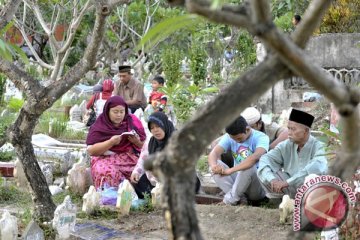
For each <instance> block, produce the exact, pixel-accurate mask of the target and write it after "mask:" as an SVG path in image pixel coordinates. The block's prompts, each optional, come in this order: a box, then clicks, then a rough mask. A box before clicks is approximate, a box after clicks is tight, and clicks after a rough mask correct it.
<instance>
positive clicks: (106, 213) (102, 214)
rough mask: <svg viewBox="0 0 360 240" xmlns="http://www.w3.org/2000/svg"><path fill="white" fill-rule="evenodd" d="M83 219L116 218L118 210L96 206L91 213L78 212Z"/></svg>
mask: <svg viewBox="0 0 360 240" xmlns="http://www.w3.org/2000/svg"><path fill="white" fill-rule="evenodd" d="M76 216H77V217H78V218H81V219H116V218H118V212H117V211H116V209H115V208H114V209H110V208H107V207H102V208H100V207H99V208H96V209H94V211H93V212H92V213H91V214H87V213H86V212H78V213H77V215H76Z"/></svg>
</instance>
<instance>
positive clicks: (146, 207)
mask: <svg viewBox="0 0 360 240" xmlns="http://www.w3.org/2000/svg"><path fill="white" fill-rule="evenodd" d="M154 209H155V208H154V206H153V205H152V202H151V195H150V194H148V193H144V203H143V204H140V205H139V206H138V207H136V208H131V211H134V212H145V213H149V212H152V211H154Z"/></svg>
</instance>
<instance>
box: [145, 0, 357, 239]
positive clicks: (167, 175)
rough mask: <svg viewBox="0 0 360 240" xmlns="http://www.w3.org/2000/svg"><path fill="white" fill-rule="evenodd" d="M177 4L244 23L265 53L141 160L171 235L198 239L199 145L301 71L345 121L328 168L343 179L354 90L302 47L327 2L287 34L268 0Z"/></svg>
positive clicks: (349, 161) (348, 166)
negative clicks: (157, 189) (337, 157)
mask: <svg viewBox="0 0 360 240" xmlns="http://www.w3.org/2000/svg"><path fill="white" fill-rule="evenodd" d="M169 2H170V1H169ZM181 4H184V6H185V7H186V8H187V9H188V10H189V12H192V13H197V14H200V15H203V16H204V17H207V18H209V19H210V20H211V21H214V22H219V23H225V24H230V25H234V26H237V27H244V28H246V29H247V30H248V31H249V32H250V33H252V34H254V35H257V36H258V37H260V38H261V39H262V40H263V42H264V43H265V45H266V46H267V47H268V48H269V49H270V53H269V54H268V56H267V58H266V59H265V61H264V62H262V63H260V64H259V65H257V66H256V67H255V68H254V69H252V70H249V71H248V72H246V73H245V74H243V75H242V76H241V77H239V78H238V79H237V80H235V81H234V82H233V83H231V84H230V85H229V86H228V87H227V88H226V89H225V90H224V91H223V92H221V93H220V94H219V95H217V96H216V98H215V99H213V100H211V101H209V102H208V103H207V104H206V106H204V107H203V108H202V109H200V110H199V111H198V113H197V114H196V116H195V117H193V118H192V119H191V120H190V121H189V122H188V123H187V124H186V125H184V127H183V128H182V129H180V130H179V131H178V132H176V133H174V134H173V136H172V137H171V139H170V140H169V143H168V145H167V147H166V148H165V150H164V151H162V152H161V153H157V154H156V155H153V156H150V160H151V161H148V162H146V165H145V167H146V168H147V169H150V170H152V171H153V172H154V173H155V175H156V176H157V177H158V178H159V179H160V181H161V182H162V183H163V191H164V193H166V194H164V195H166V196H164V199H163V200H164V202H163V207H164V209H165V219H166V221H167V222H168V226H169V228H170V232H171V233H172V238H173V239H202V236H201V233H200V230H199V228H198V226H197V219H196V215H195V214H194V212H195V209H194V193H193V189H194V185H193V184H194V181H193V179H194V169H195V165H196V161H197V159H198V158H199V157H200V155H201V154H202V153H203V151H204V149H205V147H206V146H207V145H208V144H209V143H210V141H211V140H213V139H214V138H215V136H216V135H217V134H218V133H219V132H220V131H221V130H222V129H223V128H224V127H225V126H227V125H228V124H229V123H231V122H232V121H233V120H234V119H235V118H236V117H237V116H239V114H240V113H241V111H242V110H243V109H245V108H246V107H247V106H249V105H250V103H251V102H253V101H254V100H256V99H257V98H258V97H259V96H260V95H261V94H263V93H264V92H265V91H266V90H267V89H269V88H270V87H271V86H272V85H273V84H275V83H276V82H277V81H279V80H281V79H285V78H287V77H290V76H302V77H303V78H304V79H305V80H307V81H308V82H309V83H311V84H312V85H313V86H314V87H316V88H317V89H318V90H319V91H321V92H322V93H323V94H324V95H325V96H326V97H328V98H329V99H330V100H331V101H333V102H334V103H335V104H336V106H338V107H339V108H340V114H341V115H342V117H344V120H345V125H346V127H345V130H344V134H350V135H351V136H352V137H351V138H350V139H351V143H350V142H349V141H344V142H343V145H344V146H343V149H344V151H345V152H347V153H348V156H345V154H344V156H343V158H342V159H343V160H342V161H339V162H338V164H339V169H337V170H336V171H333V173H334V174H335V175H337V176H341V177H342V178H343V179H345V178H348V177H349V176H351V175H352V174H353V173H354V170H355V169H356V167H357V166H359V165H360V163H359V162H360V158H359V157H358V156H359V151H358V150H357V149H356V148H358V144H359V142H360V134H359V130H358V126H357V129H354V128H355V126H356V125H357V124H358V122H359V116H358V114H357V110H356V109H357V105H358V103H359V93H358V92H357V91H354V90H349V89H348V88H347V87H346V86H345V85H344V84H342V83H340V82H338V81H337V79H335V78H333V77H332V76H330V75H328V74H325V73H324V72H323V70H322V69H321V68H320V67H319V66H317V65H316V64H315V63H314V62H312V61H311V60H309V59H308V58H307V55H306V54H305V52H304V50H302V48H304V47H305V45H306V42H307V41H308V40H309V38H310V36H311V34H312V32H313V31H314V30H315V29H316V28H317V27H318V25H319V23H320V20H321V17H322V16H323V14H324V12H325V11H326V9H327V8H328V7H329V5H330V4H331V1H327V0H319V1H313V2H312V3H311V4H310V5H309V8H308V9H307V12H306V13H305V15H304V19H303V21H302V24H300V25H299V27H298V28H297V29H296V31H295V32H294V33H293V34H292V36H291V38H292V39H291V38H289V37H288V36H285V34H283V33H280V32H279V31H278V30H277V28H276V27H275V25H274V23H273V22H272V21H271V15H270V12H269V9H270V7H269V5H268V4H269V1H266V0H253V1H245V3H244V4H242V5H240V6H230V5H229V6H227V5H224V6H222V7H221V9H214V8H212V7H211V3H210V2H209V1H204V0H187V1H183V2H181ZM341 109H342V110H341ZM351 130H353V131H352V132H351ZM340 169H341V170H340ZM194 218H195V219H194Z"/></svg>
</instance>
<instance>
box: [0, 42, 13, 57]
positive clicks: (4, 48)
mask: <svg viewBox="0 0 360 240" xmlns="http://www.w3.org/2000/svg"><path fill="white" fill-rule="evenodd" d="M0 56H2V57H3V58H5V59H6V60H8V61H12V54H11V51H10V50H9V48H8V44H7V43H6V42H4V41H3V40H2V39H0Z"/></svg>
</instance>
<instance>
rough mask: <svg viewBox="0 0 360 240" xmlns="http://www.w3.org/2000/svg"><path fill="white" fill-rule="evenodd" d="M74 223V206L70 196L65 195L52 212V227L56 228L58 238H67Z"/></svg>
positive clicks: (72, 229)
mask: <svg viewBox="0 0 360 240" xmlns="http://www.w3.org/2000/svg"><path fill="white" fill-rule="evenodd" d="M75 223H76V206H75V205H74V204H72V202H71V199H70V196H69V195H68V196H66V197H65V199H64V202H63V203H62V204H60V205H59V206H58V207H57V208H56V210H55V213H54V219H53V228H54V229H56V230H57V232H58V236H59V239H68V238H69V237H70V232H71V231H74V228H75Z"/></svg>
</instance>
